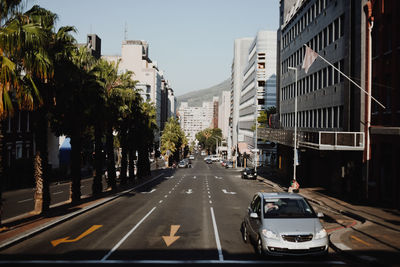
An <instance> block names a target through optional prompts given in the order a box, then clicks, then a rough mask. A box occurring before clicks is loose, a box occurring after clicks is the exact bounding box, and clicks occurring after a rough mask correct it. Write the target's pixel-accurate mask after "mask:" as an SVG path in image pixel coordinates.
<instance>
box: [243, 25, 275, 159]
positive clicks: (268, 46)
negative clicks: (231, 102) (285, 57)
mask: <svg viewBox="0 0 400 267" xmlns="http://www.w3.org/2000/svg"><path fill="white" fill-rule="evenodd" d="M276 38H277V33H276V31H259V32H258V33H257V35H256V37H255V38H254V40H253V42H252V43H251V45H250V48H249V50H248V56H247V59H248V60H247V65H246V67H245V68H244V71H243V74H242V75H243V84H242V88H241V91H240V105H239V120H238V121H239V122H238V128H239V131H238V146H239V151H240V153H241V154H244V153H246V154H248V155H251V156H252V157H253V162H255V161H254V160H255V158H254V157H256V153H255V148H257V149H258V150H262V149H261V148H262V146H261V144H260V145H258V143H257V144H256V142H259V141H258V140H256V135H255V133H256V132H255V124H256V119H257V118H258V117H259V115H260V112H261V111H262V110H267V109H268V108H270V107H273V106H275V105H276ZM257 139H258V138H257ZM257 153H258V152H257ZM259 155H262V153H259ZM257 161H259V160H257Z"/></svg>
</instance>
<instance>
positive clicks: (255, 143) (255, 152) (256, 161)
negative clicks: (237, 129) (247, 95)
mask: <svg viewBox="0 0 400 267" xmlns="http://www.w3.org/2000/svg"><path fill="white" fill-rule="evenodd" d="M255 106H256V112H255V115H256V138H255V140H254V148H255V149H254V171H255V172H256V173H257V165H258V151H257V143H258V138H257V129H258V102H257V93H256V95H255Z"/></svg>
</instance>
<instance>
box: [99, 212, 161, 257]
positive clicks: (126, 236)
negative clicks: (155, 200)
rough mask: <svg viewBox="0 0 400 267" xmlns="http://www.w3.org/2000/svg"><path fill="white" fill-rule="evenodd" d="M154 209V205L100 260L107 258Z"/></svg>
mask: <svg viewBox="0 0 400 267" xmlns="http://www.w3.org/2000/svg"><path fill="white" fill-rule="evenodd" d="M155 209H156V207H153V208H152V209H151V210H150V211H149V212H148V213H147V214H146V215H145V216H144V217H143V218H142V219H141V220H140V221H139V222H138V223H137V224H136V225H135V226H134V227H133V228H132V229H131V230H130V231H129V232H128V233H127V234H126V235H125V236H124V237H123V238H122V239H121V240H120V241H119V242H118V243H117V244H116V245H115V246H114V247H113V248H112V249H111V250H110V252H108V253H107V255H105V256H104V257H103V258H102V259H101V261H105V260H107V258H108V257H110V255H111V254H112V253H113V252H114V251H116V250H117V249H118V248H119V247H120V246H121V244H122V243H123V242H124V241H125V240H126V239H127V238H128V237H129V236H130V235H131V234H132V233H133V232H134V231H135V230H136V228H138V227H139V225H141V224H142V223H143V222H144V220H146V218H147V217H149V216H150V214H151V213H152V212H153V211H154V210H155Z"/></svg>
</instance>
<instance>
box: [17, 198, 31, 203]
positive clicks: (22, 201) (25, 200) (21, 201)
mask: <svg viewBox="0 0 400 267" xmlns="http://www.w3.org/2000/svg"><path fill="white" fill-rule="evenodd" d="M31 200H33V198H28V199H24V200H20V201H18V203H24V202H28V201H31Z"/></svg>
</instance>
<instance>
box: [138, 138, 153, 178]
mask: <svg viewBox="0 0 400 267" xmlns="http://www.w3.org/2000/svg"><path fill="white" fill-rule="evenodd" d="M138 156H139V158H138V166H137V175H138V177H147V176H149V175H150V174H151V173H150V161H149V153H148V152H147V148H146V146H143V145H140V146H139V151H138Z"/></svg>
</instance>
